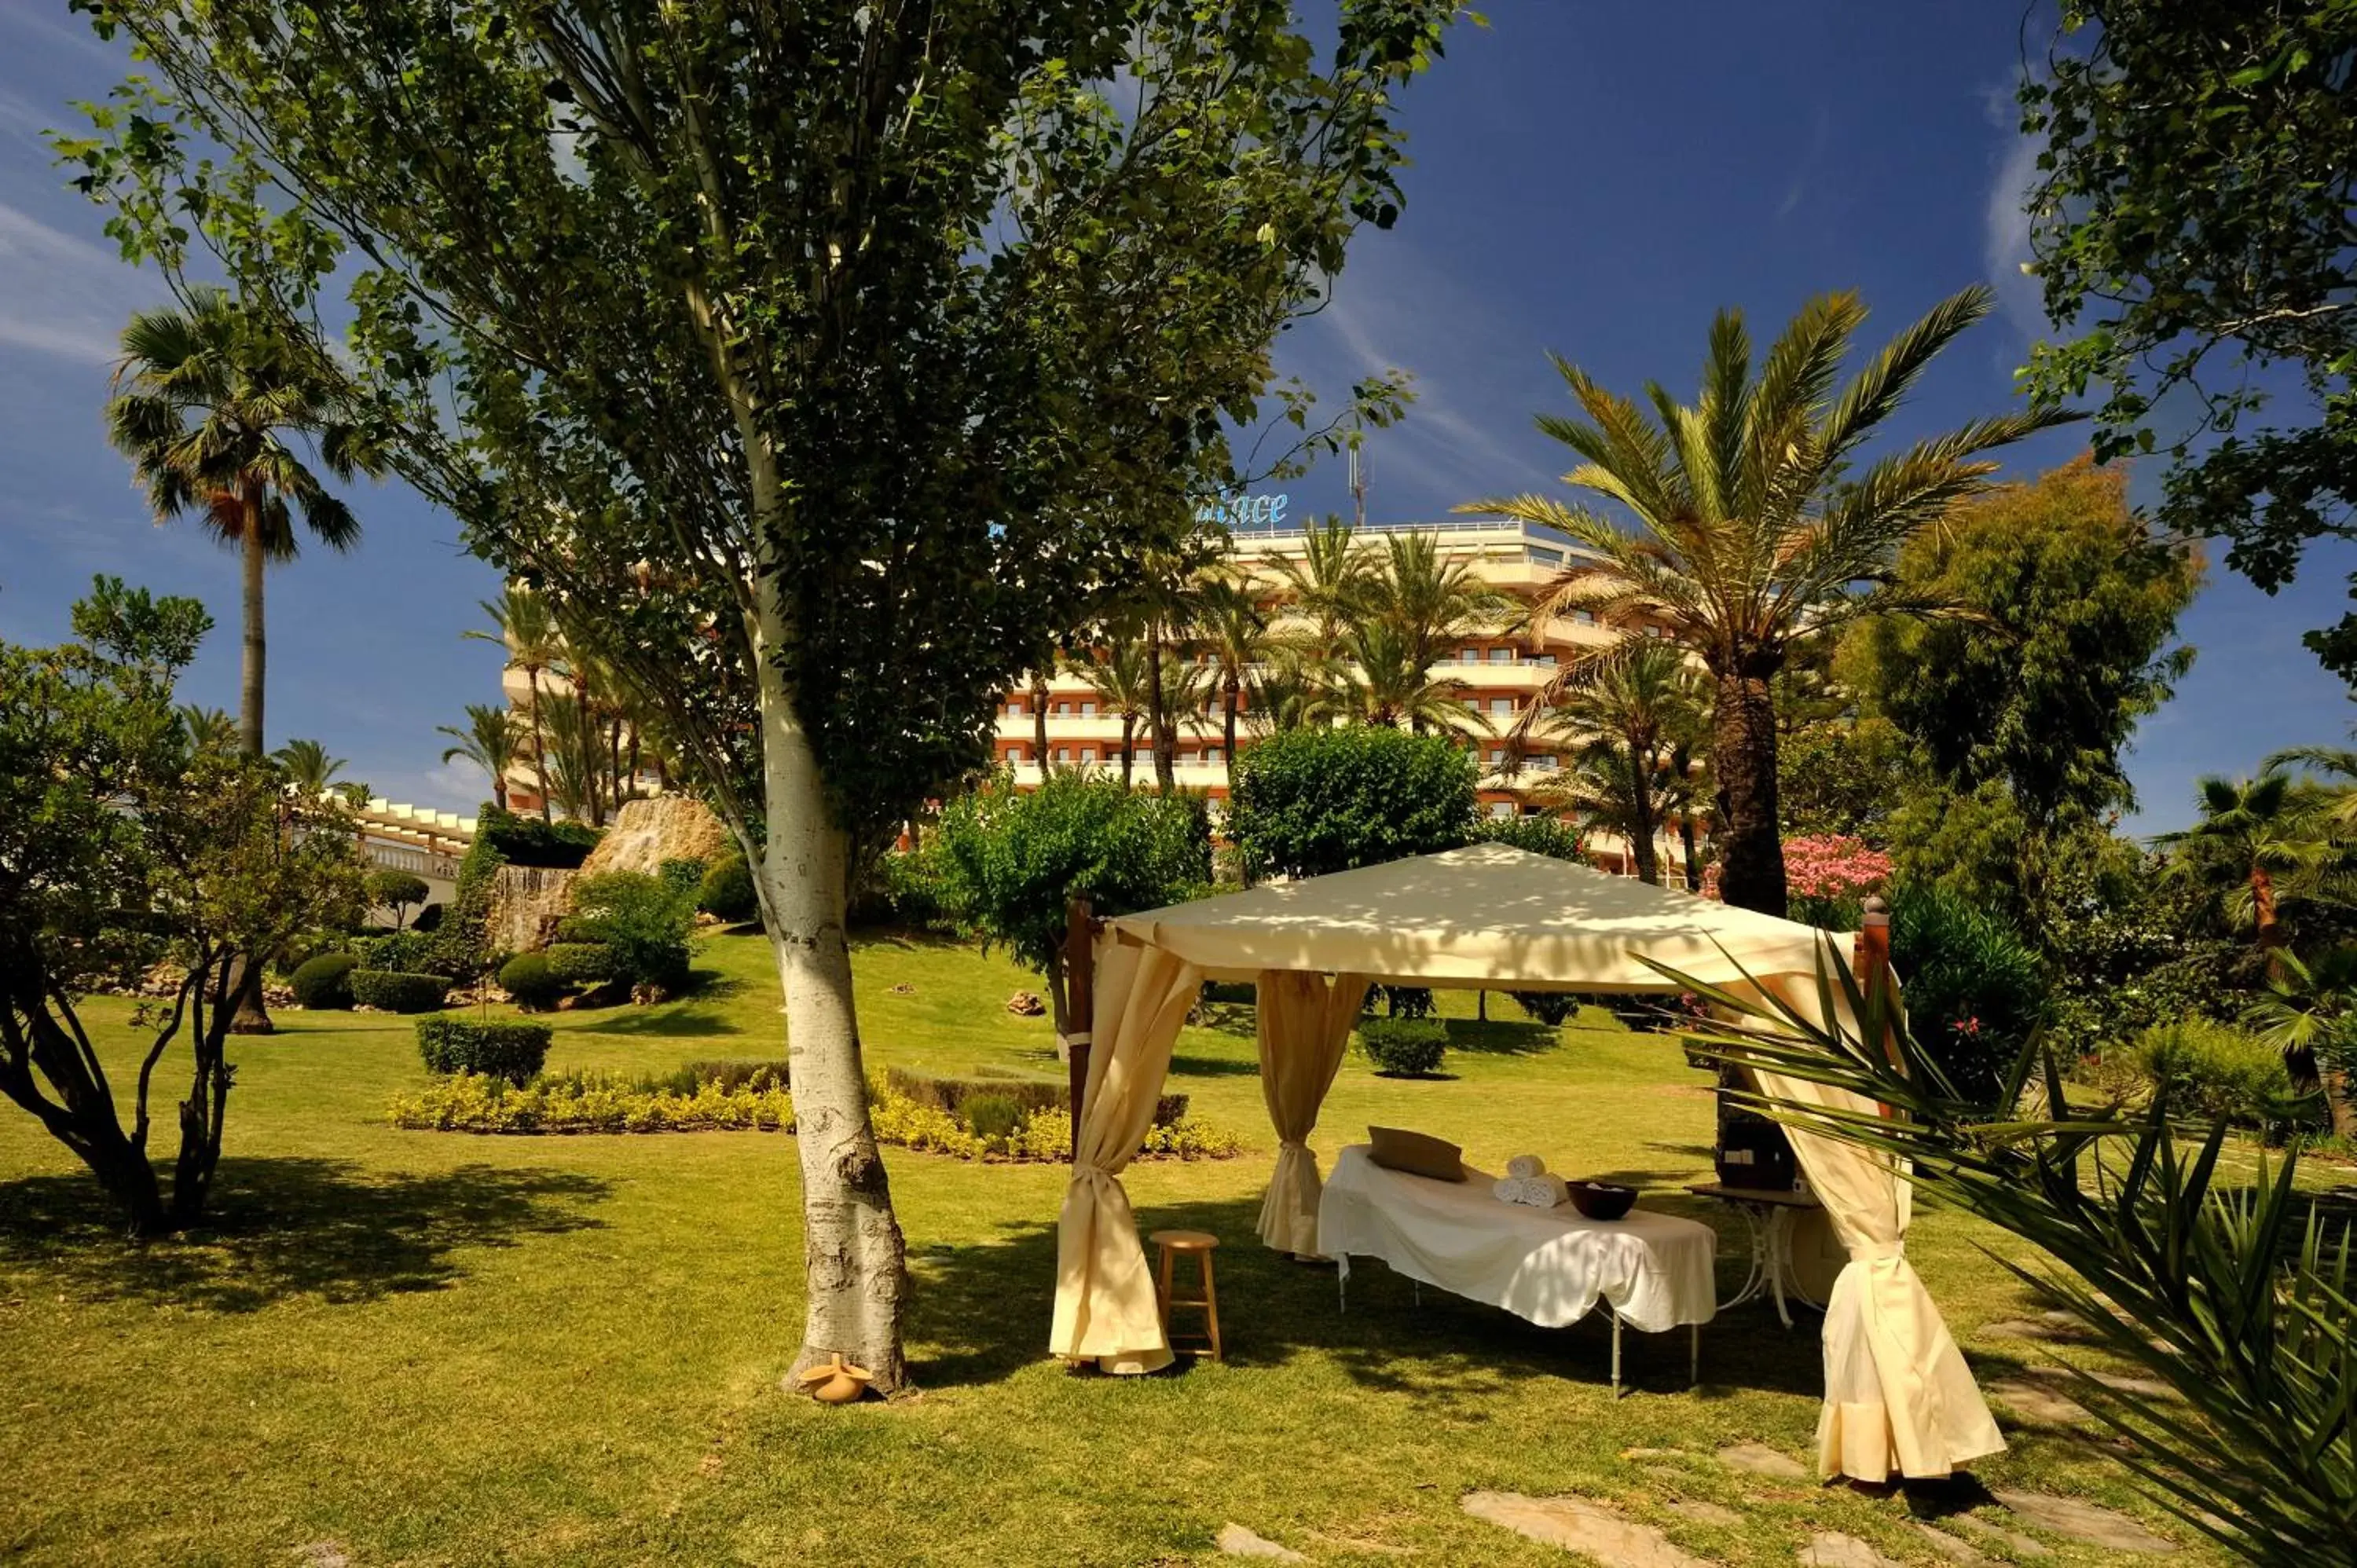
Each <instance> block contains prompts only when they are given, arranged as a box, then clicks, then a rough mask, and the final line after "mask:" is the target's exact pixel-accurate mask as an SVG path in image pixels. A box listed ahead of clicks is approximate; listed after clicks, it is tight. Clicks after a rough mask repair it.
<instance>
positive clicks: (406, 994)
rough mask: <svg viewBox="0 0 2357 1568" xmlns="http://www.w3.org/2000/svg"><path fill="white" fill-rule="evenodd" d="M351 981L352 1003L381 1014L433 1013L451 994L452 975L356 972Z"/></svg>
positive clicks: (357, 970) (356, 970) (398, 971)
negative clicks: (450, 976) (371, 1008)
mask: <svg viewBox="0 0 2357 1568" xmlns="http://www.w3.org/2000/svg"><path fill="white" fill-rule="evenodd" d="M350 984H351V988H352V1001H353V1002H354V1003H356V1004H359V1005H361V1006H362V1007H373V1008H375V1009H377V1010H378V1011H379V1012H381V1013H431V1012H433V1011H434V1010H435V1009H436V1008H438V1007H440V1006H441V1005H442V1003H443V1000H444V999H445V998H446V997H447V996H448V995H449V994H450V979H449V976H447V975H442V974H414V973H404V972H402V971H400V970H397V969H355V970H353V971H352V972H351V974H350Z"/></svg>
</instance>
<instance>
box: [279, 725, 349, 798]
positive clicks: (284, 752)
mask: <svg viewBox="0 0 2357 1568" xmlns="http://www.w3.org/2000/svg"><path fill="white" fill-rule="evenodd" d="M270 755H271V756H272V757H274V758H275V759H276V760H277V763H278V766H279V768H280V769H281V770H282V771H283V772H285V775H286V782H287V783H289V784H291V785H293V786H294V787H295V788H296V789H300V790H301V791H302V792H303V794H304V795H305V796H306V797H307V798H308V799H313V800H316V799H317V798H318V797H319V796H321V795H324V794H326V793H327V792H328V790H329V789H331V788H333V787H334V785H335V782H336V775H337V774H339V773H341V772H342V771H343V770H344V759H343V758H342V757H329V756H328V748H327V747H326V746H321V745H320V744H319V743H318V742H317V741H316V740H290V741H288V742H287V743H286V744H285V746H280V747H279V748H278V749H277V750H276V751H274V752H272V753H271V754H270Z"/></svg>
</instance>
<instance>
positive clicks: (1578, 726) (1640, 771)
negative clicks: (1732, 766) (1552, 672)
mask: <svg viewBox="0 0 2357 1568" xmlns="http://www.w3.org/2000/svg"><path fill="white" fill-rule="evenodd" d="M1572 674H1573V677H1574V679H1575V680H1576V681H1577V684H1574V685H1572V686H1571V687H1570V688H1569V690H1567V691H1566V692H1565V693H1564V694H1563V697H1562V700H1561V702H1560V703H1558V704H1557V705H1556V706H1555V708H1554V709H1552V710H1546V711H1545V712H1546V713H1547V722H1548V723H1549V725H1550V726H1551V727H1552V728H1553V729H1555V731H1556V732H1557V733H1559V734H1560V735H1561V736H1563V737H1564V738H1565V739H1566V740H1568V741H1569V742H1570V743H1571V744H1572V745H1573V746H1574V747H1575V748H1576V755H1577V757H1578V760H1579V765H1580V769H1583V770H1590V771H1592V770H1594V769H1597V768H1604V769H1609V770H1612V771H1615V772H1617V773H1619V774H1620V780H1619V782H1618V783H1617V785H1616V786H1615V793H1616V796H1617V798H1618V799H1619V800H1620V801H1621V802H1623V805H1622V808H1621V810H1620V816H1621V818H1622V821H1621V822H1620V823H1619V824H1618V826H1619V827H1620V829H1621V830H1622V831H1624V832H1626V833H1627V834H1628V837H1629V852H1630V855H1631V858H1632V860H1633V861H1634V862H1635V864H1636V867H1637V875H1638V877H1639V878H1640V879H1641V880H1642V881H1645V882H1649V883H1652V884H1653V885H1654V886H1660V885H1661V880H1662V866H1661V853H1660V849H1659V844H1658V841H1659V837H1660V834H1661V832H1662V830H1663V827H1664V825H1666V822H1667V820H1668V815H1669V812H1670V811H1671V810H1672V809H1673V802H1674V799H1675V798H1676V796H1677V794H1678V786H1679V784H1680V783H1681V782H1683V780H1682V779H1679V778H1675V777H1673V776H1671V774H1670V772H1669V768H1670V764H1671V758H1672V754H1673V753H1674V752H1676V751H1677V750H1678V749H1679V747H1680V746H1681V745H1682V743H1686V742H1689V741H1690V740H1691V738H1692V737H1693V736H1694V734H1695V731H1696V730H1698V729H1700V728H1701V727H1702V725H1703V714H1702V704H1701V703H1700V702H1699V701H1698V700H1697V699H1698V693H1696V692H1695V682H1694V678H1693V673H1692V671H1690V670H1689V669H1688V667H1687V664H1686V656H1685V651H1684V650H1683V649H1680V648H1677V647H1675V646H1674V645H1672V644H1669V643H1665V642H1663V641H1661V640H1659V639H1652V638H1639V639H1631V640H1630V641H1626V642H1623V643H1621V644H1620V645H1619V646H1618V647H1616V648H1614V649H1611V650H1609V651H1607V652H1606V653H1604V654H1602V655H1600V656H1598V657H1597V658H1594V659H1589V660H1582V661H1581V662H1580V663H1579V664H1578V665H1577V666H1575V667H1574V670H1573V671H1572ZM1542 711H1543V710H1541V709H1539V708H1537V707H1535V706H1534V707H1533V708H1531V709H1530V710H1529V711H1528V712H1527V713H1526V714H1525V715H1524V721H1523V724H1521V725H1517V726H1516V730H1515V733H1516V736H1517V738H1518V739H1519V738H1521V737H1522V736H1523V735H1524V734H1525V733H1527V731H1528V730H1529V729H1531V728H1533V727H1535V725H1534V720H1535V719H1536V717H1537V715H1538V714H1540V713H1541V712H1542ZM1577 771H1578V770H1576V771H1575V777H1574V778H1573V779H1571V780H1570V781H1569V782H1570V783H1571V784H1572V785H1573V786H1575V787H1577V788H1578V789H1590V787H1591V784H1592V781H1591V780H1587V779H1580V778H1578V777H1577ZM1542 792H1543V793H1544V792H1546V791H1544V790H1543V791H1542ZM1570 803H1572V804H1575V805H1576V804H1578V802H1577V801H1576V800H1574V801H1571V802H1570Z"/></svg>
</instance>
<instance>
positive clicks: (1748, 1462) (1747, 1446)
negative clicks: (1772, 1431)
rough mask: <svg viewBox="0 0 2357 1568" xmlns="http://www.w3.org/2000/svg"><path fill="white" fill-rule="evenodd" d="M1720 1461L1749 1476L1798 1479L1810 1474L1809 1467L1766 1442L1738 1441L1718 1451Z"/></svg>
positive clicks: (1788, 1479)
mask: <svg viewBox="0 0 2357 1568" xmlns="http://www.w3.org/2000/svg"><path fill="white" fill-rule="evenodd" d="M1718 1462H1719V1463H1720V1464H1722V1465H1724V1466H1727V1468H1728V1469H1730V1470H1740V1471H1742V1472H1743V1473H1744V1474H1745V1475H1748V1476H1766V1477H1770V1478H1771V1479H1774V1480H1779V1481H1798V1480H1801V1479H1803V1478H1805V1477H1807V1475H1808V1473H1809V1472H1808V1469H1807V1467H1806V1466H1803V1465H1802V1463H1801V1462H1800V1461H1799V1460H1797V1459H1795V1458H1793V1457H1792V1455H1788V1454H1779V1453H1778V1452H1777V1451H1776V1450H1775V1449H1773V1448H1770V1447H1769V1446H1768V1445H1767V1444H1764V1443H1738V1444H1733V1445H1731V1446H1729V1447H1726V1448H1722V1449H1720V1450H1719V1451H1718Z"/></svg>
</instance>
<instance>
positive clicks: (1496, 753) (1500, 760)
mask: <svg viewBox="0 0 2357 1568" xmlns="http://www.w3.org/2000/svg"><path fill="white" fill-rule="evenodd" d="M1505 762H1506V748H1505V747H1504V746H1491V748H1490V766H1491V767H1492V768H1502V767H1504V766H1505Z"/></svg>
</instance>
